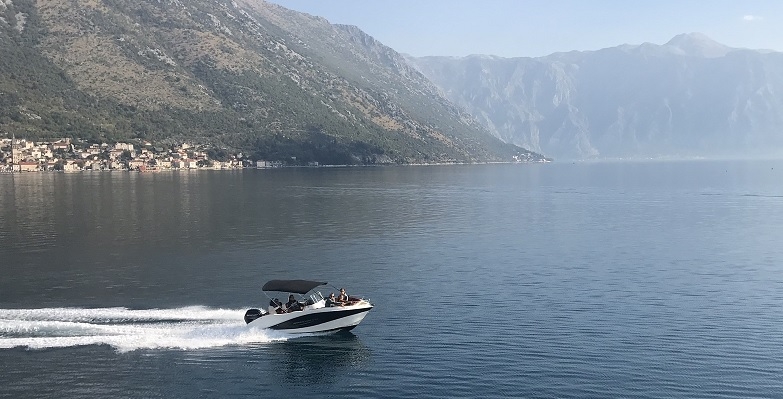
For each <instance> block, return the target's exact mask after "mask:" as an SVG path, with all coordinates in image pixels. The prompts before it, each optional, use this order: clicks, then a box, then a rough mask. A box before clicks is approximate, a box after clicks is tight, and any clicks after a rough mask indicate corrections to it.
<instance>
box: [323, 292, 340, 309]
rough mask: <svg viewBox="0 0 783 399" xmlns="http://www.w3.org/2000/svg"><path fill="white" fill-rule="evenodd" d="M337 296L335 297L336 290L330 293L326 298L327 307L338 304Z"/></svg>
mask: <svg viewBox="0 0 783 399" xmlns="http://www.w3.org/2000/svg"><path fill="white" fill-rule="evenodd" d="M338 305H339V304H338V303H337V298H335V297H334V292H332V293H330V294H329V296H328V297H327V298H326V307H327V308H331V307H334V306H338Z"/></svg>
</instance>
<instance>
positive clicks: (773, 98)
mask: <svg viewBox="0 0 783 399" xmlns="http://www.w3.org/2000/svg"><path fill="white" fill-rule="evenodd" d="M408 60H409V62H411V64H413V65H415V66H416V67H417V68H418V69H419V70H420V71H421V72H422V73H424V74H425V75H426V76H427V77H428V78H430V80H432V81H433V82H435V83H436V84H437V85H438V86H439V87H440V88H441V90H442V91H443V92H444V93H445V94H446V96H447V97H448V98H449V99H451V100H452V101H453V102H454V103H455V104H457V105H459V106H461V107H463V108H465V109H466V110H468V112H470V113H471V114H473V115H474V116H475V117H476V118H477V119H478V120H479V121H480V122H481V123H483V124H484V125H485V126H487V128H488V129H490V131H492V132H493V134H495V135H496V136H497V137H499V138H501V139H503V140H505V141H507V142H513V143H516V144H517V145H521V146H524V147H526V148H530V149H532V150H534V151H538V152H541V153H544V154H546V155H548V156H552V157H554V158H555V159H593V158H649V157H694V156H696V157H703V156H707V157H711V156H719V157H722V156H737V155H740V156H742V154H745V155H747V156H754V155H764V154H773V155H774V154H781V153H783V136H782V135H781V133H780V132H779V128H778V127H779V126H781V123H782V122H783V103H782V102H781V100H780V96H779V95H778V94H779V93H783V74H782V73H781V71H783V53H774V52H773V53H768V52H764V51H755V50H748V49H739V48H731V47H728V46H724V45H722V44H719V43H716V42H714V41H712V40H711V39H709V38H706V36H703V35H701V34H685V35H679V36H677V37H675V38H673V39H672V40H671V41H669V43H667V44H664V45H655V44H651V43H643V44H641V45H620V46H616V47H610V48H605V49H600V50H595V51H585V52H579V51H571V52H566V53H554V54H551V55H548V56H544V57H537V58H526V57H517V58H491V57H478V56H469V57H463V58H457V59H455V58H452V57H418V58H417V57H408Z"/></svg>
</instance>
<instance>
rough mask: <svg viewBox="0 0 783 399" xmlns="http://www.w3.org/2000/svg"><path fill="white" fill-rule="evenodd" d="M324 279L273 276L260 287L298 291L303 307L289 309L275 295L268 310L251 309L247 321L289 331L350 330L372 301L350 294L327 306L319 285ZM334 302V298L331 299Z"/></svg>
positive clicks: (246, 314)
mask: <svg viewBox="0 0 783 399" xmlns="http://www.w3.org/2000/svg"><path fill="white" fill-rule="evenodd" d="M326 284H327V283H325V282H320V281H309V280H271V281H268V282H267V283H266V284H264V286H263V287H262V288H261V289H262V290H263V291H264V294H265V295H266V293H267V292H270V291H271V292H282V293H286V294H290V295H293V294H299V295H300V300H297V302H298V304H299V306H297V307H298V308H299V309H301V310H293V311H290V310H289V311H286V310H285V307H284V306H281V305H282V304H281V303H280V302H279V301H276V299H273V298H272V297H269V295H267V297H269V298H270V303H269V305H270V306H269V307H268V309H267V310H265V311H264V310H260V309H249V310H248V311H247V312H245V322H246V323H247V324H248V325H251V326H253V327H259V328H269V329H272V330H281V331H285V332H289V333H322V332H336V331H349V330H351V329H353V328H354V327H356V326H357V325H359V323H360V322H361V321H362V320H363V319H364V317H365V316H367V312H369V311H370V309H372V308H373V306H372V304H371V303H370V302H369V301H368V300H366V299H364V298H359V297H354V296H350V297H348V302H345V303H341V304H336V305H334V306H327V300H325V299H324V296H323V295H322V294H321V292H320V291H318V290H316V288H318V287H321V286H324V285H326ZM329 302H330V303H329V305H331V301H329Z"/></svg>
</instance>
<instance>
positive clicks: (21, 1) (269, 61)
mask: <svg viewBox="0 0 783 399" xmlns="http://www.w3.org/2000/svg"><path fill="white" fill-rule="evenodd" d="M12 133H13V134H16V135H17V136H18V137H19V136H21V137H27V138H32V139H35V138H43V137H63V136H65V137H81V138H87V139H90V140H95V141H101V140H108V141H113V140H127V139H133V138H138V139H144V140H152V141H157V142H166V141H171V142H173V141H185V140H192V141H198V142H202V143H211V144H214V145H215V146H226V147H229V148H235V149H241V150H246V151H248V152H250V153H253V154H254V156H255V157H256V158H260V159H269V160H286V161H288V162H294V163H305V162H309V161H318V162H321V163H326V164H356V163H392V162H402V163H406V162H449V161H510V160H512V157H514V156H517V158H519V159H525V160H536V159H540V157H539V156H538V155H537V154H532V153H530V152H528V151H526V150H523V149H521V148H519V147H516V146H514V145H511V144H506V143H503V142H501V141H500V140H498V139H497V138H495V137H493V136H492V135H491V134H490V133H489V132H488V131H487V129H486V128H484V127H483V126H482V125H480V124H478V123H477V122H476V121H475V120H474V119H473V118H472V117H470V116H468V115H465V114H464V112H461V111H460V110H459V109H458V108H456V107H455V106H454V105H453V104H452V103H450V102H449V101H448V100H447V99H445V98H444V97H443V96H442V95H441V94H440V92H439V91H438V89H437V88H436V87H435V86H433V85H432V84H431V83H430V82H429V81H428V80H427V79H426V78H425V77H424V76H423V75H422V74H421V73H419V72H418V71H417V70H415V69H413V68H411V67H410V66H409V65H408V64H407V63H406V62H405V60H404V59H403V57H401V56H400V55H399V54H397V53H396V52H395V51H393V50H392V49H390V48H388V47H386V46H384V45H383V44H381V43H379V42H377V41H375V40H374V39H373V38H372V37H370V36H368V35H366V34H365V33H363V32H362V31H360V30H359V29H357V28H355V27H350V26H339V25H331V24H329V23H328V22H327V21H326V20H324V19H321V18H318V17H313V16H310V15H307V14H302V13H298V12H294V11H291V10H288V9H285V8H283V7H280V6H277V5H274V4H271V3H266V2H264V1H262V0H235V1H231V0H0V134H6V135H10V134H12Z"/></svg>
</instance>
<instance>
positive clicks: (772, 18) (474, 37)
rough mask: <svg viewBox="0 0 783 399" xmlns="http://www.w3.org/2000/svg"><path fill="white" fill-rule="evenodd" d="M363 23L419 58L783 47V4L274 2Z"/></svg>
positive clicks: (723, 0) (720, 0) (719, 0)
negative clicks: (711, 43)
mask: <svg viewBox="0 0 783 399" xmlns="http://www.w3.org/2000/svg"><path fill="white" fill-rule="evenodd" d="M272 2H273V3H277V4H280V5H282V6H284V7H287V8H290V9H293V10H297V11H303V12H306V13H309V14H313V15H318V16H321V17H324V18H326V19H328V20H329V22H332V23H341V24H349V25H356V26H358V27H359V28H361V29H362V30H363V31H365V32H367V33H368V34H370V35H372V36H373V37H375V38H376V39H378V40H380V41H381V42H383V43H384V44H386V45H388V46H390V47H392V48H394V49H395V50H397V51H399V52H402V53H408V54H411V55H414V56H425V55H453V56H464V55H469V54H492V55H499V56H503V57H537V56H543V55H547V54H551V53H553V52H558V51H570V50H597V49H600V48H605V47H613V46H617V45H620V44H624V43H629V44H641V43H644V42H651V43H656V44H663V43H665V42H667V41H669V39H671V38H672V37H674V36H675V35H678V34H680V33H689V32H700V33H703V34H705V35H707V36H709V37H711V38H712V39H714V40H716V41H718V42H721V43H723V44H726V45H729V46H732V47H745V48H753V49H770V50H778V51H782V50H783V1H780V0H764V1H761V0H756V1H754V0H749V1H739V0H736V1H727V0H699V1H693V0H685V1H673V0H660V1H648V0H640V1H635V0H631V1H625V0H624V1H621V0H582V1H576V0H550V1H546V0H539V1H528V0H393V1H392V0H385V1H384V0H272Z"/></svg>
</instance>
